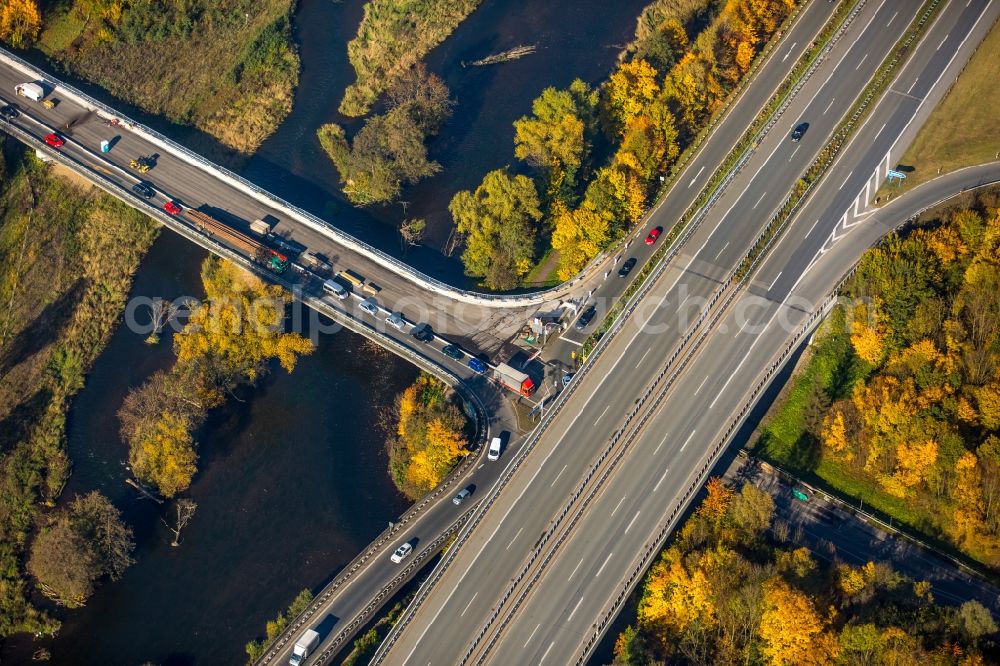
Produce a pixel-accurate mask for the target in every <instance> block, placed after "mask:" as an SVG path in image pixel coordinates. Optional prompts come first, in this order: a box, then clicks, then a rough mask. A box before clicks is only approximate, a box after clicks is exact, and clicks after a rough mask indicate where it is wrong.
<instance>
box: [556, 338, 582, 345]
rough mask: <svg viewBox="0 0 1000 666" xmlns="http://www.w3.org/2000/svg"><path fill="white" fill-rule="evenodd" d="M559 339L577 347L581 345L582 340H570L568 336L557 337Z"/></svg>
mask: <svg viewBox="0 0 1000 666" xmlns="http://www.w3.org/2000/svg"><path fill="white" fill-rule="evenodd" d="M559 339H560V340H562V341H563V342H568V343H570V344H571V345H576V346H577V347H582V346H583V343H582V342H577V341H576V340H570V339H569V338H559Z"/></svg>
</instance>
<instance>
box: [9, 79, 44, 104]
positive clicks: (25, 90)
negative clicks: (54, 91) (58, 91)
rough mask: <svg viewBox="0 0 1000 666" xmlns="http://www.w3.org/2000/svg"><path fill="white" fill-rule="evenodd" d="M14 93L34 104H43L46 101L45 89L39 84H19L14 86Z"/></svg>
mask: <svg viewBox="0 0 1000 666" xmlns="http://www.w3.org/2000/svg"><path fill="white" fill-rule="evenodd" d="M14 92H16V93H17V94H18V95H20V96H21V97H27V98H28V99H30V100H32V101H34V102H41V101H42V100H43V99H45V89H44V88H42V87H41V86H40V85H38V84H37V83H18V84H17V85H16V86H14Z"/></svg>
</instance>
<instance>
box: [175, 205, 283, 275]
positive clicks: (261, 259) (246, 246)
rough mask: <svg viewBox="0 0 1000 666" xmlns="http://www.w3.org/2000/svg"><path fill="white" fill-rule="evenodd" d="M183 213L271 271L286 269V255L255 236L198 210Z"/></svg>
mask: <svg viewBox="0 0 1000 666" xmlns="http://www.w3.org/2000/svg"><path fill="white" fill-rule="evenodd" d="M184 215H185V216H186V217H187V218H188V220H189V221H190V222H192V223H193V224H194V225H195V226H196V227H198V228H199V229H200V230H201V231H203V232H205V233H206V234H208V235H209V236H214V237H218V238H219V239H221V240H223V241H225V242H227V243H229V244H230V245H232V246H233V247H235V248H236V249H238V250H241V251H243V252H246V253H247V254H249V255H250V256H251V257H252V258H253V260H254V261H256V262H257V263H259V264H261V265H263V266H264V267H265V268H267V269H268V270H269V271H271V272H272V273H277V274H279V275H280V274H281V273H284V272H285V271H286V270H288V257H286V256H285V255H283V254H281V253H280V252H276V251H274V250H272V249H271V248H269V247H268V246H267V245H264V244H263V243H262V242H260V241H259V240H257V239H256V238H254V237H252V236H249V235H247V234H245V233H243V232H242V231H239V230H238V229H234V228H233V227H231V226H229V225H228V224H225V223H224V222H220V221H219V220H217V219H215V218H214V217H212V216H211V215H209V214H207V213H203V212H201V211H200V210H193V209H187V210H185V211H184Z"/></svg>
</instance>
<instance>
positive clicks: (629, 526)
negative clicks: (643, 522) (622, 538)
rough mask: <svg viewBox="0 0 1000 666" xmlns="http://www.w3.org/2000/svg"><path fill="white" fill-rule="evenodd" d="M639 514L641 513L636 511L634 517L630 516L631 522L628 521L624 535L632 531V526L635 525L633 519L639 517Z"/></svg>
mask: <svg viewBox="0 0 1000 666" xmlns="http://www.w3.org/2000/svg"><path fill="white" fill-rule="evenodd" d="M640 513H642V511H636V512H635V515H634V516H632V520H630V521H628V527H626V528H625V534H628V531H629V530H630V529H632V524H633V523H635V519H636V518H638V517H639V514H640Z"/></svg>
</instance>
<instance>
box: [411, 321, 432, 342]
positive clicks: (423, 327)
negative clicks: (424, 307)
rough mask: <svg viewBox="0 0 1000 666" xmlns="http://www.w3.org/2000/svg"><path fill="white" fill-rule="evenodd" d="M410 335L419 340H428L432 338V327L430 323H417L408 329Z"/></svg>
mask: <svg viewBox="0 0 1000 666" xmlns="http://www.w3.org/2000/svg"><path fill="white" fill-rule="evenodd" d="M410 335H412V336H413V337H415V338H416V339H417V340H420V341H421V342H430V341H431V340H433V339H434V329H433V328H431V325H430V324H417V325H416V326H414V327H413V330H412V331H410Z"/></svg>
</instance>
